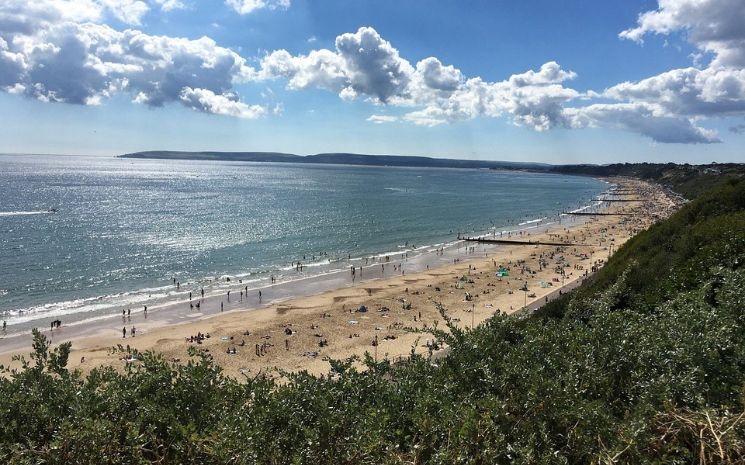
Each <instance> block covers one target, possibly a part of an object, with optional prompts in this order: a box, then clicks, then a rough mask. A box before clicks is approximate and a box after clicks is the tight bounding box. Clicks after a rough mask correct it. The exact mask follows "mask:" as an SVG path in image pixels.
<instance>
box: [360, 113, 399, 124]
mask: <svg viewBox="0 0 745 465" xmlns="http://www.w3.org/2000/svg"><path fill="white" fill-rule="evenodd" d="M367 121H369V122H371V123H375V124H384V123H393V122H394V121H398V117H397V116H389V115H370V117H369V118H367Z"/></svg>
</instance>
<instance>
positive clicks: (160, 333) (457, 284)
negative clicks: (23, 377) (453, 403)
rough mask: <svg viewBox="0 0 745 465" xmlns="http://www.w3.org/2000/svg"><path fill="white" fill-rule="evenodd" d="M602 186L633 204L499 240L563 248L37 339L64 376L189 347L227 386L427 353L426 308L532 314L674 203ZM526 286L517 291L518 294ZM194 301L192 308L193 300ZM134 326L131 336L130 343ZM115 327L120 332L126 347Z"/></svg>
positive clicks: (463, 319) (480, 258)
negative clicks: (56, 358)
mask: <svg viewBox="0 0 745 465" xmlns="http://www.w3.org/2000/svg"><path fill="white" fill-rule="evenodd" d="M612 182H614V183H615V184H616V185H617V188H616V190H617V191H619V192H620V191H624V192H627V191H628V192H631V191H633V192H635V193H636V195H633V196H630V195H626V196H625V197H623V199H624V200H625V201H623V202H609V203H607V204H606V205H607V208H606V209H605V210H604V213H606V214H604V215H586V216H582V217H581V219H582V221H575V222H572V223H570V225H569V226H568V227H567V225H559V224H555V225H550V226H546V227H538V228H535V229H532V230H526V231H524V232H522V233H518V234H515V235H512V236H511V237H510V238H507V237H506V236H505V237H503V238H502V239H511V240H515V241H523V242H525V241H531V242H534V243H539V242H550V243H554V244H555V243H562V244H568V245H563V246H558V245H540V244H499V245H496V246H495V245H490V244H480V243H475V242H466V243H464V244H463V245H462V246H461V247H460V248H459V249H458V251H457V256H454V255H452V254H451V255H448V256H444V254H443V257H442V258H441V259H440V260H439V262H438V263H439V265H438V266H430V265H429V264H427V265H426V268H425V269H422V270H420V271H416V272H408V271H407V268H409V267H408V264H407V263H405V260H402V259H398V260H391V261H390V262H388V263H380V264H374V265H369V266H367V267H364V268H363V270H361V271H357V272H356V273H364V275H363V278H364V277H365V276H366V279H362V278H360V279H356V280H354V281H353V280H352V279H351V272H347V273H345V274H346V276H344V275H343V274H342V275H341V276H338V277H330V278H329V279H330V281H328V284H327V285H326V286H327V290H325V291H323V292H320V293H315V294H313V295H309V296H302V297H292V298H285V299H282V298H280V297H279V296H278V295H277V294H276V293H273V292H272V289H271V288H269V289H265V290H264V295H265V296H272V298H271V299H270V298H269V297H265V298H266V300H267V301H268V302H267V304H263V303H262V302H261V301H257V302H254V300H257V299H258V298H257V296H254V295H253V292H252V294H251V302H252V304H251V305H248V304H249V297H248V295H246V303H245V304H244V303H243V302H242V300H243V298H242V297H240V300H239V298H238V296H236V295H235V293H234V294H233V295H232V300H231V302H230V303H229V305H230V306H229V307H228V308H226V309H225V311H224V312H219V310H218V305H219V304H222V305H224V304H225V302H223V300H222V297H220V299H219V300H217V299H215V298H214V297H213V300H210V301H209V302H205V303H204V308H205V309H206V308H211V309H213V310H212V312H207V311H206V310H205V311H194V312H193V313H192V314H190V315H189V316H187V317H184V316H183V315H182V316H180V317H178V318H177V317H175V316H174V317H169V318H166V315H168V313H167V312H164V313H162V316H161V317H158V313H159V311H158V310H157V309H152V310H151V312H150V315H149V318H145V315H143V314H142V310H141V309H138V310H137V312H135V313H133V314H132V315H131V316H130V317H122V318H121V319H118V320H117V319H116V318H115V319H109V320H106V321H104V322H98V323H96V324H91V325H89V326H88V327H87V328H77V329H76V330H68V328H65V327H64V326H63V327H62V328H60V329H57V330H55V331H54V332H51V331H49V330H45V331H44V333H45V334H47V335H49V336H50V337H51V338H52V340H53V342H54V343H55V344H58V343H61V342H64V341H67V340H71V341H72V349H73V351H72V355H71V357H70V365H71V366H72V367H76V368H81V369H82V370H84V371H87V370H90V369H92V368H93V367H96V366H99V365H104V364H110V365H113V366H118V367H121V366H123V365H124V364H125V363H128V362H127V361H126V360H123V359H124V358H126V357H125V355H124V354H122V353H112V351H111V348H112V347H113V346H116V345H117V344H122V345H124V346H129V347H131V348H135V349H137V350H139V351H144V350H155V351H157V352H159V353H162V354H163V356H164V357H166V358H168V359H170V360H177V361H185V360H187V359H188V354H187V352H188V348H189V347H197V348H199V349H200V350H205V351H208V352H209V353H210V354H211V355H212V356H213V357H214V359H215V361H216V362H217V363H219V364H220V365H221V366H222V367H223V368H224V369H225V371H226V372H227V373H228V374H231V375H234V376H242V375H244V374H245V375H249V376H254V375H256V374H257V373H259V372H265V373H274V372H275V371H276V369H277V368H278V369H282V370H289V371H299V370H307V371H309V372H311V373H315V374H321V373H326V372H328V370H329V363H328V359H329V358H333V359H342V358H346V357H349V356H352V355H363V354H364V353H365V352H368V353H370V354H372V355H373V356H376V357H378V358H379V359H382V358H388V359H396V358H398V357H405V356H407V355H408V354H410V353H411V350H412V348H414V350H416V351H417V352H419V353H427V352H428V350H429V347H428V343H429V341H430V340H431V337H429V338H428V336H427V334H426V332H425V333H413V332H411V331H409V330H407V328H419V329H424V328H427V327H432V326H433V325H436V324H439V325H440V327H442V321H441V320H442V318H441V316H440V315H439V313H438V310H437V308H436V306H435V303H436V302H439V303H441V304H442V305H443V306H444V307H445V308H447V310H448V314H449V315H450V316H451V317H452V318H453V319H454V321H456V322H457V324H459V325H461V326H462V327H470V326H471V325H478V324H479V323H480V322H482V321H484V320H485V319H487V318H489V317H490V316H492V315H494V314H496V313H500V312H502V313H507V314H512V313H515V312H519V311H521V310H522V309H524V308H525V307H526V306H527V307H529V308H530V307H532V306H536V305H538V304H540V303H542V302H545V301H546V300H547V299H548V297H549V296H552V297H553V296H555V295H558V292H557V291H558V290H559V289H562V286H563V289H568V288H569V287H571V286H575V285H576V284H577V283H578V282H580V281H581V280H582V279H584V278H586V277H587V276H588V275H590V274H591V273H592V272H593V270H595V269H598V268H599V267H602V265H603V264H604V263H605V261H606V260H607V259H608V257H609V255H610V254H611V253H612V252H614V251H615V250H617V249H618V247H619V246H620V245H622V244H623V243H624V242H625V241H627V240H628V239H629V238H630V237H632V236H633V235H634V234H635V233H637V232H639V231H640V230H643V229H645V228H647V227H648V226H649V225H650V224H652V223H653V222H654V221H656V220H657V219H659V218H663V217H666V216H668V215H669V214H670V213H671V212H673V211H674V210H675V208H676V204H675V201H674V200H673V199H672V198H671V197H669V196H668V195H667V194H666V193H665V192H664V190H663V189H661V188H659V187H657V186H653V185H650V184H646V183H642V182H640V181H634V180H627V179H614V180H612ZM438 257H439V255H438ZM446 259H447V262H446V263H443V262H444V261H445V260H446ZM433 263H434V262H433ZM381 265H384V266H381ZM401 265H402V268H399V266H401ZM378 268H380V271H379V272H378V271H377V270H378ZM386 268H387V269H386ZM499 270H503V271H506V274H507V275H506V276H498V275H497V274H505V273H497V272H498V271H499ZM358 276H359V275H358ZM331 278H333V279H331ZM297 285H298V286H302V285H303V284H302V283H298V284H297ZM526 285H527V291H525V290H521V288H525V286H526ZM269 300H271V302H269ZM194 302H200V300H199V296H195V298H194ZM208 305H209V307H208ZM252 307H253V308H252ZM255 307H258V308H255ZM200 308H202V304H201V302H200ZM133 326H135V327H136V329H137V332H136V336H135V337H132V336H131V334H130V328H131V327H133ZM122 327H125V328H127V335H126V338H123V337H122ZM18 344H19V343H18V342H16V345H10V344H4V342H3V341H0V363H2V364H4V365H6V366H8V365H10V366H13V365H14V363H13V362H11V357H12V356H13V355H17V354H25V353H27V352H28V347H26V346H29V345H30V341H27V342H25V343H24V347H21V346H19V345H18ZM135 363H136V362H135Z"/></svg>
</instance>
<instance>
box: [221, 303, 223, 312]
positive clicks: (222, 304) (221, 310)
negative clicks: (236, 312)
mask: <svg viewBox="0 0 745 465" xmlns="http://www.w3.org/2000/svg"><path fill="white" fill-rule="evenodd" d="M222 310H223V303H222V302H220V311H221V312H222Z"/></svg>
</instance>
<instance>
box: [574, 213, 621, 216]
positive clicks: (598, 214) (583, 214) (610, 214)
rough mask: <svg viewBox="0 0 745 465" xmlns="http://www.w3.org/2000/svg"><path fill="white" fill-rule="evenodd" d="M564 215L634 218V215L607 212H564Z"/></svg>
mask: <svg viewBox="0 0 745 465" xmlns="http://www.w3.org/2000/svg"><path fill="white" fill-rule="evenodd" d="M564 215H576V216H634V214H633V213H605V212H598V213H592V212H564Z"/></svg>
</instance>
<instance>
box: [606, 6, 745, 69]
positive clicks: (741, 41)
mask: <svg viewBox="0 0 745 465" xmlns="http://www.w3.org/2000/svg"><path fill="white" fill-rule="evenodd" d="M676 31H683V32H685V34H686V36H687V38H688V40H689V41H690V42H691V43H692V44H694V45H695V46H696V47H698V48H699V49H700V50H702V51H704V52H708V53H712V54H714V55H715V59H714V61H713V62H712V65H714V66H739V67H743V66H745V7H744V6H743V3H742V0H658V9H657V10H654V11H648V12H645V13H643V14H641V15H640V16H639V19H638V21H637V26H636V27H634V28H631V29H627V30H625V31H623V32H621V33H620V37H622V38H624V39H630V40H634V41H637V42H640V41H642V40H643V38H644V36H645V35H647V34H650V33H653V34H671V33H674V32H676Z"/></svg>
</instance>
